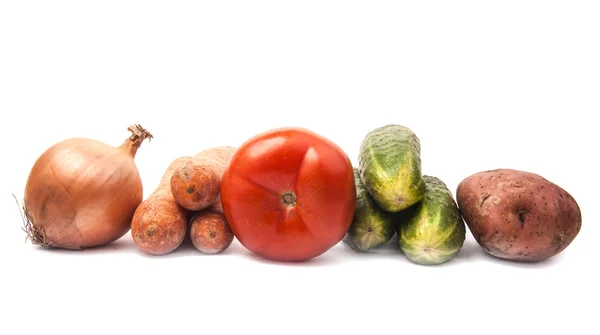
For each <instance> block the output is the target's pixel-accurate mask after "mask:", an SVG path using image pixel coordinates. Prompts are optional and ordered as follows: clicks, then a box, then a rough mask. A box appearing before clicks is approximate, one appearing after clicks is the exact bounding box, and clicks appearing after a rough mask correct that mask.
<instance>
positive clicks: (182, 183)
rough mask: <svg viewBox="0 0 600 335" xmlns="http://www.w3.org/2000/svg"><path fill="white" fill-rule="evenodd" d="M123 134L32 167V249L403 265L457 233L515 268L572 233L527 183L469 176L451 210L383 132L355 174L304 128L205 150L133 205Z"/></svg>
mask: <svg viewBox="0 0 600 335" xmlns="http://www.w3.org/2000/svg"><path fill="white" fill-rule="evenodd" d="M128 130H129V131H130V132H131V136H130V137H129V138H128V139H127V140H125V142H124V143H123V144H122V145H121V146H119V147H114V146H110V145H108V144H105V143H103V142H100V141H97V140H93V139H88V138H71V139H66V140H64V141H61V142H59V143H56V144H54V145H53V146H51V147H50V148H48V149H47V150H46V151H45V152H44V153H42V155H41V156H40V157H39V158H38V159H37V160H36V162H35V163H34V165H33V167H32V169H31V171H30V174H29V178H28V179H27V184H26V186H25V193H24V199H23V213H22V214H23V219H24V220H23V222H24V226H25V227H24V230H25V231H26V233H27V236H28V238H29V240H30V241H31V242H32V243H33V244H36V245H41V246H44V247H49V248H62V249H72V250H78V249H85V248H91V247H98V246H102V245H106V244H109V243H112V242H114V241H116V240H117V239H119V238H121V237H123V236H124V235H125V234H127V233H128V232H130V234H131V237H132V239H133V241H134V243H135V245H136V246H137V247H138V248H139V249H140V250H142V251H144V252H146V253H148V254H152V255H165V254H168V253H171V252H173V251H175V250H176V249H177V248H178V247H179V246H180V245H181V244H182V243H183V241H184V240H185V239H186V238H189V239H190V240H191V241H192V243H193V245H194V246H195V247H196V248H197V249H198V250H199V251H200V252H202V253H206V254H216V253H220V252H222V251H223V250H225V249H227V248H228V247H229V246H230V245H231V243H232V241H233V239H234V238H236V239H237V240H238V241H239V242H240V243H241V244H242V245H243V246H244V247H245V248H247V249H248V250H250V251H252V252H253V253H255V254H258V255H260V256H262V257H265V258H267V259H271V260H276V261H304V260H308V259H311V258H314V257H317V256H319V255H321V254H323V253H325V252H327V251H328V250H329V249H331V248H332V247H333V246H334V245H336V244H337V243H339V242H340V241H343V242H344V243H346V244H348V245H349V246H350V247H351V248H352V249H354V250H356V251H357V252H369V251H370V250H372V249H375V248H378V247H380V246H382V245H383V244H385V243H388V242H389V241H390V240H391V239H392V237H393V236H394V235H396V234H397V236H398V244H399V246H400V250H402V253H403V254H404V255H406V257H408V259H410V260H411V261H413V262H415V263H419V264H441V263H445V262H447V261H449V260H451V259H452V258H453V257H455V256H456V255H457V254H458V253H459V252H460V250H461V248H462V247H463V245H464V241H465V239H466V233H467V227H468V230H469V231H470V232H471V233H472V235H473V236H474V238H475V240H476V241H477V243H478V244H479V245H480V246H481V247H483V249H485V250H486V251H487V252H488V253H489V254H491V255H493V256H496V257H499V258H503V259H509V260H517V261H540V260H544V259H547V258H549V257H552V256H554V255H556V254H558V253H560V252H562V251H563V250H564V249H565V248H566V247H567V246H568V245H570V244H571V242H572V241H573V240H574V239H575V237H576V236H577V235H578V233H579V231H580V230H581V221H582V219H581V210H580V208H579V206H578V204H577V202H576V201H575V200H574V198H573V197H572V196H571V195H570V194H569V193H568V192H566V191H565V190H564V189H563V188H561V187H560V186H558V185H556V184H554V183H552V182H550V181H549V180H547V179H545V178H543V177H542V176H540V175H538V174H535V173H531V172H526V171H519V170H513V169H496V170H490V171H482V172H479V173H475V174H473V175H471V176H468V177H466V178H465V179H464V180H463V181H462V182H460V184H459V186H458V188H457V190H456V200H455V198H454V197H453V194H452V192H451V191H450V189H448V187H447V186H446V184H445V183H444V181H442V180H441V179H439V178H437V177H435V176H427V175H423V173H422V167H421V166H422V163H421V144H420V140H419V138H418V136H417V135H416V134H415V133H414V132H413V131H412V130H411V129H409V128H407V127H405V126H402V125H395V124H394V125H386V126H382V127H379V128H377V129H373V130H372V131H370V132H368V133H367V134H366V135H365V137H364V139H363V141H362V143H361V147H360V151H359V157H358V166H356V167H355V166H352V164H351V162H350V159H349V158H348V156H347V155H346V154H345V152H344V151H343V150H342V149H341V148H340V147H339V146H338V145H337V144H335V143H333V142H332V141H331V140H329V139H327V138H325V137H323V136H321V135H319V134H316V133H314V132H312V131H310V130H308V129H304V128H278V129H272V130H269V131H266V132H263V133H260V134H257V135H255V136H254V137H252V138H250V139H248V140H247V141H245V142H244V143H242V144H241V145H240V146H239V147H236V148H234V147H231V146H220V147H213V148H208V149H205V150H202V151H200V152H198V153H197V154H195V155H194V156H184V157H178V158H176V159H174V160H172V161H171V163H170V164H169V165H168V167H167V169H166V171H165V172H164V174H163V176H162V179H161V181H160V183H159V184H158V187H157V188H156V189H155V190H153V192H152V193H151V194H150V195H149V196H148V197H147V198H146V199H143V186H142V180H141V178H140V175H139V171H138V168H137V166H136V164H135V162H134V158H135V155H136V152H137V150H138V148H139V147H140V145H141V144H142V142H143V141H144V140H146V139H149V140H150V139H151V138H152V135H151V134H150V133H149V132H148V131H147V130H145V129H144V128H143V127H141V126H140V125H133V126H130V127H129V128H128Z"/></svg>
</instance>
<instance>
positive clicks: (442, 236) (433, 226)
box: [396, 176, 466, 265]
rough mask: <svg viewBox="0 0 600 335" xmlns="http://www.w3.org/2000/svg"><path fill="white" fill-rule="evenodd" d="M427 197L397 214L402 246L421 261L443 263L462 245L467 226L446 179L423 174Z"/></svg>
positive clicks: (416, 261)
mask: <svg viewBox="0 0 600 335" xmlns="http://www.w3.org/2000/svg"><path fill="white" fill-rule="evenodd" d="M423 179H424V180H425V186H426V191H425V197H424V198H423V200H422V201H420V202H419V203H417V204H416V205H414V206H412V207H411V208H408V209H407V210H405V211H402V212H400V213H398V214H397V216H396V217H397V221H396V222H397V233H398V244H399V245H400V249H402V251H403V252H404V254H405V255H406V256H407V257H408V259H410V260H411V261H413V262H415V263H419V264H425V265H432V264H441V263H445V262H447V261H449V260H450V259H452V258H453V257H454V256H456V254H458V252H459V251H460V249H461V248H462V246H463V244H464V241H465V237H466V227H465V223H464V221H463V218H462V216H461V214H460V212H459V210H458V205H457V204H456V201H455V200H454V198H453V197H452V193H451V192H450V190H449V189H448V187H447V186H446V184H444V182H443V181H441V180H440V179H438V178H436V177H431V176H424V177H423Z"/></svg>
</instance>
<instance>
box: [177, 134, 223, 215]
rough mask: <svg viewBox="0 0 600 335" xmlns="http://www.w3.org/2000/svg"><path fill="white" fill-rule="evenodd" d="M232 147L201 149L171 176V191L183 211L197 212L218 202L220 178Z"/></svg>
mask: <svg viewBox="0 0 600 335" xmlns="http://www.w3.org/2000/svg"><path fill="white" fill-rule="evenodd" d="M234 151H235V148H233V147H229V146H219V147H214V148H210V149H207V150H203V151H201V152H199V153H197V154H196V155H195V156H193V157H191V158H189V159H188V160H186V161H184V162H183V163H182V165H181V166H179V167H178V168H176V169H175V171H174V172H173V176H172V177H171V192H172V193H173V197H174V198H175V201H176V202H177V203H178V204H179V205H180V206H181V207H183V208H186V209H188V210H192V211H199V210H201V209H205V208H208V207H209V206H211V205H212V204H214V203H215V202H216V201H217V198H218V196H219V189H220V187H221V178H222V177H223V173H224V172H225V168H226V167H227V165H228V164H229V160H230V159H231V156H232V155H233V152H234Z"/></svg>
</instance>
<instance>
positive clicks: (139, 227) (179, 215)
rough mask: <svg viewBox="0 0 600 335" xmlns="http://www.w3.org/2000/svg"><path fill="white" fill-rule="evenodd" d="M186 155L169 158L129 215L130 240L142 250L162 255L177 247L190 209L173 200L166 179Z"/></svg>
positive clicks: (168, 181) (187, 157)
mask: <svg viewBox="0 0 600 335" xmlns="http://www.w3.org/2000/svg"><path fill="white" fill-rule="evenodd" d="M189 158H190V157H189V156H184V157H180V158H177V159H175V160H174V161H173V162H171V164H170V165H169V166H168V168H167V170H166V171H165V173H164V175H163V177H162V179H161V182H160V184H159V185H158V187H157V188H156V190H155V191H154V192H153V193H152V194H151V195H150V196H149V197H148V198H147V199H146V200H144V201H142V203H141V204H140V205H139V206H138V207H137V209H136V211H135V214H134V215H133V221H132V223H131V234H132V236H133V241H134V242H135V244H136V245H137V246H138V247H139V248H140V249H141V250H143V251H144V252H147V253H149V254H152V255H164V254H167V253H170V252H172V251H173V250H175V249H177V247H179V245H181V243H182V242H183V240H184V239H185V235H186V233H187V227H188V218H189V216H190V212H189V211H187V210H186V209H185V208H183V207H181V206H179V205H178V204H177V202H176V201H175V198H173V194H172V193H171V185H170V183H171V176H172V175H173V172H174V171H175V170H176V169H177V168H179V167H181V166H182V164H183V163H184V162H186V161H188V160H189Z"/></svg>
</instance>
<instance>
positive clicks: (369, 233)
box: [344, 168, 396, 251]
mask: <svg viewBox="0 0 600 335" xmlns="http://www.w3.org/2000/svg"><path fill="white" fill-rule="evenodd" d="M354 182H355V184H356V209H355V210H354V218H353V220H352V224H351V225H350V228H349V229H348V233H347V234H346V236H345V238H344V242H345V243H346V244H348V245H349V246H350V247H351V248H352V249H354V250H358V251H368V250H370V249H373V248H376V247H378V246H380V245H382V244H385V243H387V242H388V241H389V240H390V239H391V238H392V237H393V236H394V234H395V233H396V227H395V224H394V218H393V216H392V213H388V212H385V211H383V210H382V209H381V208H379V207H378V206H377V203H376V202H375V200H373V197H371V195H370V194H369V192H368V191H367V190H366V189H365V187H364V185H363V184H362V181H361V179H360V175H359V173H358V169H357V168H354Z"/></svg>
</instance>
